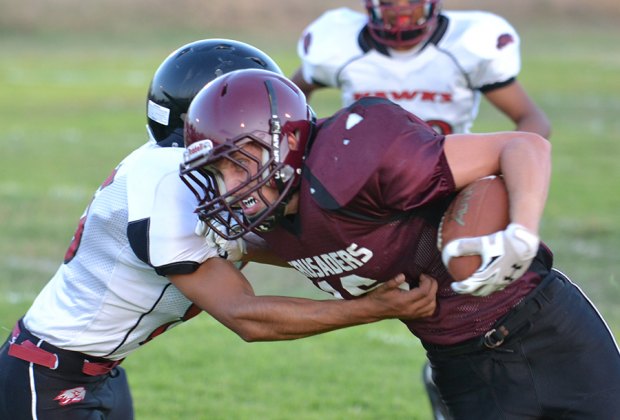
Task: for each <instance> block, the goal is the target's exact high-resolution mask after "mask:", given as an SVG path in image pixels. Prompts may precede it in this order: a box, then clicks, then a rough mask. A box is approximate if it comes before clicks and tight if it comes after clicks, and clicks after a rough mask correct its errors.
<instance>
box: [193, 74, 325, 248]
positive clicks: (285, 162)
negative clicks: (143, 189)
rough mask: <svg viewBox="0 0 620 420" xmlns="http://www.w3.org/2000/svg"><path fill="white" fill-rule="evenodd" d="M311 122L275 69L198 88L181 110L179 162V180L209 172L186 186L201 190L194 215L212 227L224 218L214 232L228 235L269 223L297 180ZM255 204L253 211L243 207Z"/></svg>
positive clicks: (274, 220)
mask: <svg viewBox="0 0 620 420" xmlns="http://www.w3.org/2000/svg"><path fill="white" fill-rule="evenodd" d="M313 125H314V113H313V112H312V110H311V109H310V107H309V106H308V104H307V103H306V99H305V96H304V95H303V93H302V92H301V91H300V90H299V88H298V87H297V86H295V85H294V84H293V83H292V82H290V81H289V80H288V79H286V78H285V77H282V76H280V75H276V74H274V73H271V72H266V71H262V70H241V71H236V72H232V73H230V74H227V75H225V76H222V77H221V78H218V79H217V80H215V81H214V82H212V83H210V84H209V85H208V86H207V87H205V88H204V89H203V90H202V91H201V92H199V93H198V95H196V98H195V100H194V101H193V102H192V104H191V105H190V108H189V111H188V115H187V118H186V122H185V146H186V148H187V149H186V154H185V159H184V163H183V164H182V165H181V176H182V178H183V179H184V181H186V183H188V182H190V181H192V179H191V175H192V174H193V173H195V172H198V173H208V174H211V175H212V176H213V177H214V179H215V182H214V183H212V184H211V186H207V187H205V186H204V185H203V186H201V188H193V189H192V190H193V191H194V193H195V194H196V192H199V193H200V194H197V199H198V201H199V205H198V207H197V210H196V211H197V213H198V215H199V217H200V219H201V220H203V221H204V222H205V223H207V224H208V225H209V226H210V227H211V228H217V227H218V224H221V225H224V228H223V229H222V228H221V227H220V228H219V229H216V231H217V232H218V233H219V234H220V235H221V236H224V237H225V238H228V239H234V238H237V237H240V236H242V235H243V234H245V233H247V232H250V231H256V232H259V233H260V232H264V231H266V230H270V229H272V228H273V227H274V226H275V224H276V223H277V221H278V219H279V218H280V217H282V216H283V214H284V209H285V207H286V205H287V203H288V201H289V200H290V197H291V194H292V192H293V191H294V190H295V188H296V187H297V186H298V185H299V182H300V173H301V165H302V162H303V157H304V153H305V145H306V143H307V141H308V139H309V138H310V136H311V132H312V127H313ZM227 166H228V167H229V168H232V171H233V172H234V173H235V174H236V179H235V181H236V182H237V183H236V184H234V186H233V187H231V186H230V185H231V184H230V183H228V184H226V183H225V182H224V180H223V178H222V173H221V172H220V171H219V169H220V168H223V167H227ZM239 174H241V175H239ZM188 177H189V178H188ZM227 187H228V188H231V189H230V190H228V189H227ZM190 188H191V187H190ZM254 205H258V206H259V207H258V208H259V209H260V210H259V211H253V212H250V214H249V215H247V216H246V215H244V214H242V211H241V210H242V209H243V208H246V209H247V208H248V207H253V206H254Z"/></svg>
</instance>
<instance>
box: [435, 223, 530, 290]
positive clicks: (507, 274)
mask: <svg viewBox="0 0 620 420" xmlns="http://www.w3.org/2000/svg"><path fill="white" fill-rule="evenodd" d="M539 244H540V239H539V238H538V235H536V234H534V233H532V232H530V231H529V230H527V229H526V228H525V227H524V226H522V225H519V224H516V223H511V224H510V225H508V227H507V228H506V230H503V231H500V232H496V233H493V234H491V235H486V236H478V237H475V238H463V239H457V240H454V241H452V242H450V243H448V244H446V246H445V247H444V249H443V251H442V255H441V256H442V259H443V262H444V264H445V265H446V267H447V266H448V262H449V261H450V259H451V258H453V257H461V256H465V255H476V254H479V255H480V257H481V259H482V263H481V264H480V268H478V270H477V271H476V272H475V273H474V274H472V275H471V276H470V277H468V278H466V279H465V280H462V281H459V282H454V283H452V285H451V287H452V290H454V291H455V292H456V293H460V294H471V295H474V296H488V295H490V294H491V293H493V292H496V291H498V290H502V289H504V288H505V287H506V286H508V285H509V284H510V283H512V282H513V281H515V280H517V279H518V278H520V277H521V276H522V275H523V274H525V272H526V271H527V269H528V268H529V266H530V264H531V263H532V260H533V259H534V257H535V256H536V253H537V252H538V246H539Z"/></svg>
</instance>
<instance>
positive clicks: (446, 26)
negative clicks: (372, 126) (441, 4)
mask: <svg viewBox="0 0 620 420" xmlns="http://www.w3.org/2000/svg"><path fill="white" fill-rule="evenodd" d="M367 22H368V17H367V15H366V14H363V13H359V12H356V11H353V10H351V9H347V8H339V9H334V10H330V11H328V12H325V13H324V14H323V15H321V16H320V17H319V18H318V19H317V20H315V21H314V22H313V23H311V24H310V25H309V26H308V27H307V28H306V30H305V31H304V33H303V34H302V36H301V38H300V39H299V42H298V46H297V52H298V54H299V57H300V58H301V61H302V71H303V76H304V79H305V81H306V82H308V83H314V84H318V85H324V86H329V87H336V88H339V89H340V90H341V92H342V102H343V105H344V106H348V105H349V104H351V103H352V102H354V101H355V100H357V99H359V98H361V97H364V96H381V97H384V98H387V99H390V100H391V101H393V102H395V103H397V104H398V105H400V106H402V107H403V108H405V109H406V110H408V111H410V112H412V113H414V114H416V115H417V116H418V117H420V118H421V119H423V120H425V121H427V122H429V123H430V124H431V125H432V126H433V127H434V128H435V129H436V130H438V131H439V132H442V133H444V134H449V133H465V132H469V130H470V128H471V126H472V124H473V121H474V119H475V118H476V116H477V114H478V107H479V104H480V93H481V92H486V91H489V90H492V89H493V88H497V87H500V86H505V85H507V84H509V83H511V82H512V81H513V80H514V79H515V77H516V76H517V74H518V73H519V70H520V67H521V59H520V53H519V37H518V34H517V33H516V31H515V30H514V28H513V27H512V26H511V25H510V24H509V23H508V22H506V20H504V19H503V18H501V17H499V16H496V15H494V14H491V13H488V12H479V11H450V12H444V13H442V14H441V15H440V16H439V20H438V25H437V28H436V30H435V32H434V33H433V35H432V36H431V38H430V40H429V42H427V43H426V44H425V45H424V46H422V47H421V48H414V49H412V50H410V51H407V52H400V51H395V50H393V49H389V48H386V47H384V46H381V45H379V44H377V43H376V42H375V41H374V40H373V39H372V37H370V34H369V32H368V29H367V28H366V24H367Z"/></svg>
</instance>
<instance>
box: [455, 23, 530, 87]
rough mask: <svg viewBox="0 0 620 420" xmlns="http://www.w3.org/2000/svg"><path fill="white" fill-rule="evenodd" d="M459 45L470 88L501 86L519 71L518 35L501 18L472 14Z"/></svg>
mask: <svg viewBox="0 0 620 420" xmlns="http://www.w3.org/2000/svg"><path fill="white" fill-rule="evenodd" d="M468 26H469V27H468V29H467V30H465V31H464V33H463V36H462V39H461V42H462V43H461V46H462V52H463V56H464V57H465V60H464V64H465V68H466V69H467V72H468V75H469V80H470V83H471V86H472V88H474V89H481V88H484V87H487V86H491V85H495V84H500V83H504V82H506V81H508V80H510V79H513V78H515V77H516V76H517V75H518V74H519V71H520V70H521V54H520V39H519V35H518V34H517V32H516V31H515V29H514V28H513V26H512V25H511V24H510V23H508V22H507V21H506V20H505V19H504V18H502V17H500V16H497V15H494V14H492V13H488V12H475V13H472V20H471V22H470V23H469V25H468Z"/></svg>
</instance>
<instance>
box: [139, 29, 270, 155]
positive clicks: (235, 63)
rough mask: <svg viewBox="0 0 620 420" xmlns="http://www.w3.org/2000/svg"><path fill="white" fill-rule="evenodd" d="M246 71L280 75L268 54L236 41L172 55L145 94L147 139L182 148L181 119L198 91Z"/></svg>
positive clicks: (200, 44)
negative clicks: (260, 71) (216, 81)
mask: <svg viewBox="0 0 620 420" xmlns="http://www.w3.org/2000/svg"><path fill="white" fill-rule="evenodd" d="M248 68H256V69H264V70H268V71H272V72H275V73H279V74H282V70H280V68H279V67H278V65H277V64H276V63H275V62H274V61H273V60H272V59H271V58H270V57H269V56H268V55H267V54H265V53H264V52H262V51H261V50H259V49H258V48H255V47H253V46H251V45H248V44H245V43H243V42H239V41H233V40H229V39H217V38H214V39H204V40H199V41H195V42H192V43H189V44H186V45H184V46H182V47H180V48H178V49H177V50H175V51H173V52H172V53H171V54H170V55H169V56H168V57H167V58H166V59H165V60H164V61H163V62H162V63H161V64H160V66H159V67H158V69H157V71H156V72H155V74H154V76H153V79H152V81H151V84H150V86H149V91H148V93H147V100H146V114H147V130H148V132H149V135H150V137H151V138H153V139H154V140H155V141H156V142H157V144H158V145H160V146H182V145H183V124H184V122H183V120H184V116H185V114H186V113H187V109H188V108H189V104H190V102H191V101H192V99H193V98H194V96H195V95H196V94H197V93H198V91H200V89H202V88H203V87H204V86H205V85H206V84H207V83H209V82H210V81H212V80H214V79H215V78H217V77H219V76H221V75H223V74H226V73H229V72H231V71H235V70H240V69H248Z"/></svg>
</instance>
